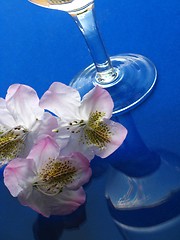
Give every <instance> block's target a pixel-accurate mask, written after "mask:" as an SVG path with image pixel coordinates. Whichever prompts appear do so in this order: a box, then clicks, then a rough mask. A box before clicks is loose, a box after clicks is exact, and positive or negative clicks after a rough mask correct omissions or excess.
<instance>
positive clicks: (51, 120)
mask: <svg viewBox="0 0 180 240" xmlns="http://www.w3.org/2000/svg"><path fill="white" fill-rule="evenodd" d="M57 127H58V121H57V117H55V116H53V115H51V114H50V113H48V112H45V113H44V115H43V118H42V120H41V123H40V126H39V128H38V129H37V141H38V140H40V139H42V138H44V137H46V136H51V137H52V138H54V137H55V136H56V133H55V132H53V130H54V129H56V128H57Z"/></svg>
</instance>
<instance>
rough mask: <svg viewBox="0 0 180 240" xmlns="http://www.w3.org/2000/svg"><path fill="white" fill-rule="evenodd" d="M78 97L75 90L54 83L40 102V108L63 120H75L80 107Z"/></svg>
mask: <svg viewBox="0 0 180 240" xmlns="http://www.w3.org/2000/svg"><path fill="white" fill-rule="evenodd" d="M80 101H81V98H80V95H79V92H78V91H77V90H76V89H73V88H72V87H69V86H66V85H65V84H63V83H60V82H54V83H53V84H52V85H51V86H50V88H49V90H48V91H46V92H45V93H44V95H43V96H42V98H41V100H40V106H41V107H43V108H45V109H47V110H49V111H51V112H52V113H54V114H55V115H57V116H59V117H60V118H63V119H69V120H71V119H76V115H78V116H79V114H78V108H79V106H80Z"/></svg>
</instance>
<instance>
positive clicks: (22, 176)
mask: <svg viewBox="0 0 180 240" xmlns="http://www.w3.org/2000/svg"><path fill="white" fill-rule="evenodd" d="M35 171H36V167H35V165H34V161H33V160H32V159H23V158H16V159H14V160H12V161H11V162H10V163H9V164H8V165H7V167H6V168H5V169H4V184H5V185H6V187H7V188H8V189H9V191H10V193H11V194H12V196H13V197H17V196H18V194H19V193H20V192H21V191H23V190H24V189H25V188H27V187H28V185H31V184H30V182H31V181H32V179H33V178H34V176H35V173H34V172H35Z"/></svg>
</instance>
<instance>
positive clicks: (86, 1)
mask: <svg viewBox="0 0 180 240" xmlns="http://www.w3.org/2000/svg"><path fill="white" fill-rule="evenodd" d="M29 1H30V2H32V3H34V4H37V5H39V6H43V7H47V8H51V9H57V10H61V11H65V12H68V13H70V14H73V13H79V12H83V11H86V10H88V9H89V8H92V5H93V3H94V1H93V0H29Z"/></svg>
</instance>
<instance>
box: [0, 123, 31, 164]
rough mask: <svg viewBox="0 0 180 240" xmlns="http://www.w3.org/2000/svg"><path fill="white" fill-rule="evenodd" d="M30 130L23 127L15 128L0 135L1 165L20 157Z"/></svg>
mask: <svg viewBox="0 0 180 240" xmlns="http://www.w3.org/2000/svg"><path fill="white" fill-rule="evenodd" d="M27 134H28V130H27V129H25V128H24V127H23V126H17V127H14V128H12V129H10V130H8V131H5V132H3V133H2V132H1V134H0V159H1V162H0V165H3V164H6V163H7V162H9V161H10V160H11V159H13V158H15V157H18V155H19V153H20V152H21V151H22V149H23V147H24V141H25V139H26V136H27Z"/></svg>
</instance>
